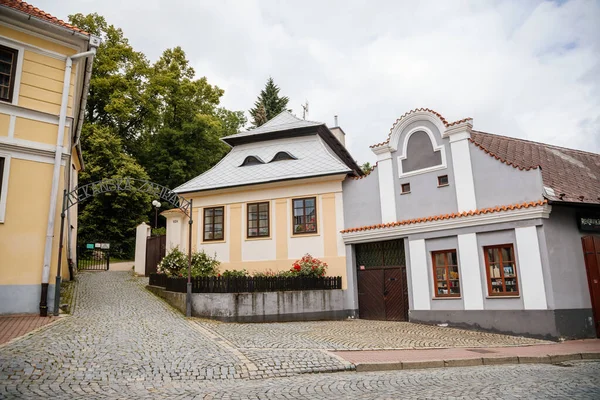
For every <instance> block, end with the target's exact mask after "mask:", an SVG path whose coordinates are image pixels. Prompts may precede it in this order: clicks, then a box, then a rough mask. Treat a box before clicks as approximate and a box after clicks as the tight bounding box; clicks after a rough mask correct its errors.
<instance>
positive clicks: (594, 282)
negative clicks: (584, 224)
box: [581, 236, 600, 337]
mask: <svg viewBox="0 0 600 400" xmlns="http://www.w3.org/2000/svg"><path fill="white" fill-rule="evenodd" d="M581 242H582V244H583V256H584V258H585V269H586V271H587V277H588V285H589V288H590V299H591V301H592V310H593V313H594V326H595V328H596V336H597V337H600V237H597V236H586V237H583V238H581Z"/></svg>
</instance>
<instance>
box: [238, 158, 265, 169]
mask: <svg viewBox="0 0 600 400" xmlns="http://www.w3.org/2000/svg"><path fill="white" fill-rule="evenodd" d="M264 163H265V162H264V161H263V160H261V159H260V158H258V157H255V156H248V157H246V159H244V162H243V163H242V165H240V167H247V166H249V165H259V164H264Z"/></svg>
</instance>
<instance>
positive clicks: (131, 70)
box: [69, 13, 158, 154]
mask: <svg viewBox="0 0 600 400" xmlns="http://www.w3.org/2000/svg"><path fill="white" fill-rule="evenodd" d="M69 22H70V23H71V24H73V25H75V26H78V27H80V28H82V29H84V30H85V31H87V32H90V33H92V34H94V35H96V36H99V37H100V38H101V39H102V44H101V45H100V47H99V48H98V50H97V53H96V57H95V58H94V68H93V72H92V78H91V80H90V90H89V94H88V100H87V104H86V121H87V122H90V123H95V124H100V125H102V126H105V127H109V128H111V131H112V132H114V133H115V134H117V135H118V136H119V137H120V138H121V139H123V140H122V144H123V145H124V148H125V150H126V151H127V152H128V153H130V154H136V153H137V151H139V149H138V147H137V140H138V138H139V137H140V135H141V133H142V132H143V131H144V129H146V127H147V126H148V125H149V123H151V121H154V120H156V118H157V117H158V104H157V99H156V98H155V97H152V96H151V93H150V92H149V91H147V90H146V88H147V85H148V75H149V74H150V65H149V63H148V60H147V59H146V57H145V56H144V54H143V53H141V52H138V51H135V50H134V49H133V48H132V47H131V45H130V44H129V41H128V40H127V38H125V37H124V36H123V31H122V30H121V29H119V28H116V27H115V26H114V25H109V24H108V23H107V22H106V20H105V19H104V17H102V16H100V15H98V14H96V13H94V14H88V15H83V14H75V15H70V16H69Z"/></svg>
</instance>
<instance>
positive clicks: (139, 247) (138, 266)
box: [134, 222, 150, 275]
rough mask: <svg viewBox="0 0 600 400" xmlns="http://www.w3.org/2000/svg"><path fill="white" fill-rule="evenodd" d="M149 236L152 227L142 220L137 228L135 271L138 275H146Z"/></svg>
mask: <svg viewBox="0 0 600 400" xmlns="http://www.w3.org/2000/svg"><path fill="white" fill-rule="evenodd" d="M148 236H150V227H149V226H148V225H146V224H145V223H144V222H142V223H141V224H139V225H138V226H137V228H136V229H135V261H134V271H135V273H136V274H138V275H146V240H147V239H148Z"/></svg>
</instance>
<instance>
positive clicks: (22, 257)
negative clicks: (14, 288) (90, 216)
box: [0, 157, 68, 285]
mask: <svg viewBox="0 0 600 400" xmlns="http://www.w3.org/2000/svg"><path fill="white" fill-rule="evenodd" d="M52 168H53V165H52V164H47V163H40V162H36V161H27V160H20V159H18V158H14V157H13V158H12V159H11V163H10V178H9V181H8V197H7V201H6V215H5V219H4V223H3V224H0V255H1V256H0V285H10V284H13V285H14V284H34V283H38V284H39V283H41V281H42V263H43V255H44V245H45V240H46V227H47V222H48V208H49V206H50V205H49V202H48V200H49V197H50V187H51V182H52ZM63 170H64V168H61V175H60V176H61V180H60V187H62V185H63V179H62V177H63ZM28 182H30V183H32V184H27V183H28ZM58 197H59V198H60V197H61V196H60V195H59V196H58ZM57 201H58V199H57ZM57 204H58V207H57V211H56V216H55V217H56V221H57V223H56V224H55V231H54V241H53V245H54V246H53V257H52V263H51V272H50V276H51V281H52V278H53V277H54V276H55V275H56V263H57V261H58V260H57V258H58V236H59V228H60V204H61V203H60V201H58V203H57ZM67 271H68V270H67V269H66V262H65V263H64V264H63V273H66V272H67Z"/></svg>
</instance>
